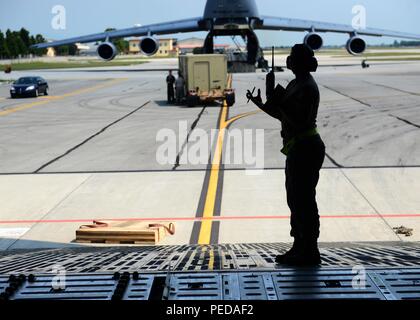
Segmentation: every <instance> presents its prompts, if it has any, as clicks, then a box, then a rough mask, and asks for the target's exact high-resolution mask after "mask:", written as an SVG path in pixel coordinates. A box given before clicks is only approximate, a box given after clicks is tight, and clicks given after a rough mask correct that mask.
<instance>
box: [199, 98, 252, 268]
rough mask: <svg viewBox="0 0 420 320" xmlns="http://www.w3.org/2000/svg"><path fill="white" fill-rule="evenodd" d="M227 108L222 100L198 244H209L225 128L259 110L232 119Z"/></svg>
mask: <svg viewBox="0 0 420 320" xmlns="http://www.w3.org/2000/svg"><path fill="white" fill-rule="evenodd" d="M227 110H228V106H227V104H226V102H224V103H223V106H222V113H221V115H220V120H219V123H220V125H219V126H220V128H219V133H218V137H217V141H216V143H217V144H216V148H215V151H214V156H213V160H212V163H211V169H210V180H209V185H208V188H207V194H206V202H205V205H204V212H203V220H202V222H201V228H200V233H199V236H198V244H200V245H206V244H210V239H211V229H212V225H213V214H214V207H215V204H216V197H217V185H218V183H219V171H220V164H221V162H222V155H223V144H224V140H225V133H226V129H227V128H228V127H229V126H230V125H231V124H232V123H233V122H235V121H237V120H239V119H242V118H244V117H247V116H251V115H254V114H257V113H259V112H260V111H259V110H258V111H252V112H247V113H243V114H240V115H238V116H236V117H234V118H232V119H229V120H227ZM210 257H211V255H210ZM213 263H214V255H213Z"/></svg>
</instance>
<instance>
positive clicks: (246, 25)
mask: <svg viewBox="0 0 420 320" xmlns="http://www.w3.org/2000/svg"><path fill="white" fill-rule="evenodd" d="M255 30H285V31H307V32H308V33H307V34H306V36H305V38H304V40H303V41H304V43H306V44H307V45H309V46H310V47H311V48H312V49H314V50H319V49H321V47H322V45H323V39H322V37H321V36H320V35H319V33H321V32H337V33H347V34H349V37H350V38H349V40H348V41H347V45H346V48H347V51H348V52H349V53H350V54H353V55H357V54H361V53H363V52H364V51H365V49H366V42H365V41H364V40H363V39H362V38H361V37H360V36H362V35H367V36H379V37H380V36H390V37H395V38H406V39H415V40H420V35H416V34H410V33H403V32H396V31H388V30H381V29H372V28H367V29H361V30H355V29H354V28H353V27H352V26H349V25H343V24H334V23H327V22H318V21H309V20H300V19H289V18H281V17H272V16H263V15H260V14H259V12H258V8H257V4H256V2H255V0H207V4H206V7H205V10H204V15H203V16H202V17H197V18H191V19H185V20H178V21H172V22H165V23H157V24H151V25H147V26H141V27H133V28H128V29H122V30H115V31H109V32H103V33H97V34H92V35H87V36H81V37H76V38H71V39H67V40H60V41H54V42H49V43H42V44H37V45H35V46H34V47H36V48H48V47H57V46H61V45H68V44H75V43H86V42H94V41H103V42H102V43H101V44H100V45H99V46H98V49H97V53H98V55H99V56H100V57H101V58H102V59H104V60H107V61H110V60H112V59H114V58H115V56H116V55H117V53H118V52H117V49H116V47H115V46H114V45H113V44H112V42H111V40H112V39H115V38H124V37H131V36H137V37H142V39H141V42H140V50H141V51H142V53H144V54H145V55H153V54H155V53H156V52H157V51H158V49H159V41H158V39H156V38H155V36H157V35H164V34H174V33H181V32H182V33H186V32H195V31H208V35H207V37H206V40H205V43H204V48H203V49H204V50H203V51H204V53H213V39H214V37H215V36H242V37H243V38H244V39H245V41H246V43H247V51H248V59H247V62H248V63H249V64H255V63H256V62H257V60H258V59H259V58H261V57H262V56H261V55H262V53H261V50H260V45H259V41H258V37H257V35H256V34H255Z"/></svg>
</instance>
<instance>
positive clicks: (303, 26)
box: [257, 16, 420, 40]
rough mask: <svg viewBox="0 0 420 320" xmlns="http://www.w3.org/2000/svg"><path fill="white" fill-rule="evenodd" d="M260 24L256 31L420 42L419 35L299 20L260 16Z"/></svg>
mask: <svg viewBox="0 0 420 320" xmlns="http://www.w3.org/2000/svg"><path fill="white" fill-rule="evenodd" d="M261 19H262V24H261V25H259V26H258V27H257V28H258V29H263V30H285V31H315V32H336V33H357V34H358V35H366V36H375V37H382V36H387V37H394V38H404V39H413V40H420V34H412V33H405V32H398V31H389V30H382V29H374V28H366V29H360V30H356V29H354V28H353V27H352V26H350V25H345V24H335V23H328V22H319V21H311V20H301V19H288V18H279V17H271V16H262V17H261Z"/></svg>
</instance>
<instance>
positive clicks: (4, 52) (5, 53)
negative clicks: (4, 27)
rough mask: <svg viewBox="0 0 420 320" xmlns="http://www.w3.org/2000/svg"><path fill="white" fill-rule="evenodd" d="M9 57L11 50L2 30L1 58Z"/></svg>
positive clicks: (0, 37) (0, 39)
mask: <svg viewBox="0 0 420 320" xmlns="http://www.w3.org/2000/svg"><path fill="white" fill-rule="evenodd" d="M8 57H9V50H8V49H7V46H6V39H5V37H4V34H3V32H2V31H1V30H0V59H5V58H8Z"/></svg>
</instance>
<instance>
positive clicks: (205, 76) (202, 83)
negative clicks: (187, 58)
mask: <svg viewBox="0 0 420 320" xmlns="http://www.w3.org/2000/svg"><path fill="white" fill-rule="evenodd" d="M194 84H195V87H198V88H199V89H200V91H201V92H203V91H206V92H209V91H210V63H209V62H206V61H200V62H196V63H194Z"/></svg>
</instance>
